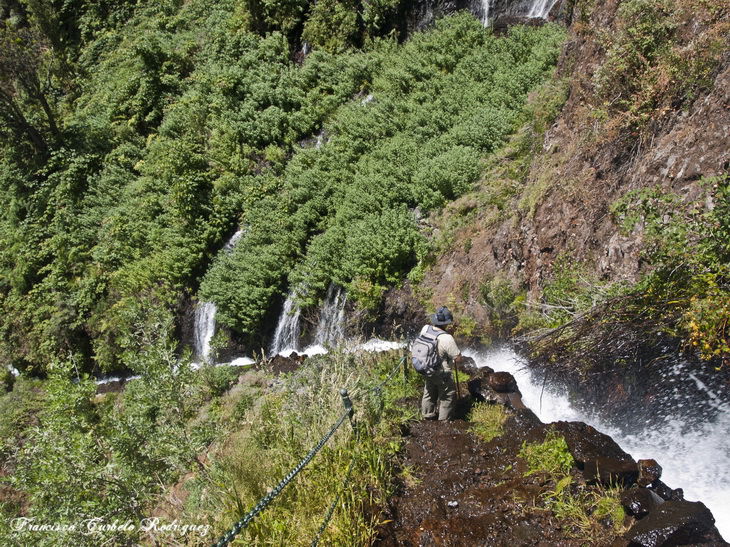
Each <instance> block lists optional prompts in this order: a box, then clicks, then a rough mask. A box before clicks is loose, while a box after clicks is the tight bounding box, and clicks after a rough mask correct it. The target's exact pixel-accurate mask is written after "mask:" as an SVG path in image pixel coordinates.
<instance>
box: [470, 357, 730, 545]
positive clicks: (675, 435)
mask: <svg viewBox="0 0 730 547" xmlns="http://www.w3.org/2000/svg"><path fill="white" fill-rule="evenodd" d="M464 354H465V355H469V356H471V357H474V359H475V361H476V362H477V364H478V365H480V366H484V365H488V366H490V367H492V368H493V369H494V370H495V371H506V372H509V373H511V374H512V375H513V376H514V377H515V379H516V380H517V385H518V386H519V388H520V391H521V392H522V398H523V401H524V402H525V404H526V405H527V406H528V407H529V408H530V409H531V410H533V412H535V414H537V416H538V417H539V418H540V419H541V420H542V421H543V422H546V423H549V422H553V421H558V420H567V421H580V422H585V423H587V424H589V425H592V426H593V427H595V428H596V429H598V430H599V431H601V432H603V433H606V434H607V435H610V436H611V437H612V438H613V439H614V440H615V441H616V442H617V443H618V444H619V445H620V446H621V448H623V449H624V450H625V451H626V452H628V453H629V454H631V456H632V457H633V458H634V459H637V460H638V459H643V458H653V459H655V460H657V461H658V462H659V464H660V465H661V466H662V468H663V474H662V480H663V481H664V482H665V483H666V484H668V485H669V486H671V487H672V488H682V489H684V495H685V498H686V499H688V500H692V501H696V500H699V501H702V502H703V503H704V504H705V505H707V507H708V508H709V509H710V511H712V514H713V516H714V517H715V520H716V523H715V524H716V526H717V529H718V530H719V531H720V533H721V534H722V535H723V537H725V538H729V537H730V404H728V403H727V402H724V401H721V400H720V399H719V396H718V394H717V393H715V392H713V391H712V390H711V389H709V388H708V387H707V385H705V383H704V382H703V381H702V380H701V379H700V378H699V377H698V376H697V375H695V374H693V373H692V372H689V371H687V370H685V369H684V367H683V365H682V364H681V363H680V364H677V365H675V366H674V367H671V368H670V369H669V370H668V371H667V377H666V382H667V385H668V386H669V389H668V394H667V395H666V397H665V398H664V399H658V400H655V401H654V402H653V404H655V405H659V406H661V407H662V410H663V413H664V414H663V418H662V420H660V422H659V423H658V424H657V423H654V424H652V425H648V424H643V423H638V424H634V425H635V430H634V431H631V432H627V431H625V430H623V429H619V428H617V427H615V426H612V425H610V424H609V421H610V422H613V421H615V420H608V419H606V417H605V416H604V417H602V416H599V415H597V414H596V413H592V412H586V411H581V410H578V409H576V408H575V406H574V405H573V404H572V403H571V402H570V401H569V399H568V397H567V395H566V394H567V393H568V391H567V389H566V388H565V386H561V385H560V384H559V383H555V382H551V383H550V384H549V385H545V387H544V390H543V382H544V378H543V377H542V375H540V376H539V377H538V376H534V375H533V373H532V372H531V371H530V370H529V369H528V368H527V365H526V363H525V361H524V360H523V359H521V358H520V357H519V356H518V355H517V354H516V353H514V352H513V351H512V350H510V349H501V350H496V351H491V352H488V353H477V352H474V351H465V352H464ZM680 377H681V378H683V379H684V381H686V380H687V379H689V380H690V381H693V382H697V388H698V389H697V390H695V391H694V392H693V394H692V396H691V397H689V398H683V397H682V391H684V390H680V389H678V385H679V384H681V382H680V381H679V378H680ZM703 394H704V398H702V397H703ZM690 404H691V405H694V406H696V407H698V408H700V409H701V411H700V412H699V414H700V415H701V416H704V417H705V419H704V420H701V419H696V418H695V419H693V418H692V417H691V416H689V415H688V414H686V413H685V411H686V410H688V406H687V405H690ZM705 409H712V410H713V412H707V411H706V410H705ZM628 418H630V417H628ZM625 421H626V422H627V423H628V422H630V421H631V420H630V419H627V420H625Z"/></svg>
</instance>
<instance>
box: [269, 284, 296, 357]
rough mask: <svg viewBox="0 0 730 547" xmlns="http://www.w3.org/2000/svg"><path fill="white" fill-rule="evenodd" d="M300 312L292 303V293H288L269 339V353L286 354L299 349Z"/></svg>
mask: <svg viewBox="0 0 730 547" xmlns="http://www.w3.org/2000/svg"><path fill="white" fill-rule="evenodd" d="M301 313H302V312H301V310H300V309H299V307H298V306H297V305H296V304H295V303H294V298H293V293H289V295H288V296H287V297H286V301H285V302H284V307H283V309H282V310H281V316H280V317H279V323H278V324H277V325H276V331H275V332H274V339H273V340H272V341H271V346H270V348H269V354H270V355H276V354H278V353H282V354H287V355H288V354H290V353H291V352H292V351H299V337H300V336H301V326H300V324H299V319H300V316H301Z"/></svg>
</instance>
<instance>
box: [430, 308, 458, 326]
mask: <svg viewBox="0 0 730 547" xmlns="http://www.w3.org/2000/svg"><path fill="white" fill-rule="evenodd" d="M453 322H454V316H453V315H451V312H450V311H449V308H447V307H446V306H441V307H440V308H439V309H437V310H436V313H434V314H432V315H431V324H432V325H435V326H437V327H441V326H443V325H448V324H450V323H453Z"/></svg>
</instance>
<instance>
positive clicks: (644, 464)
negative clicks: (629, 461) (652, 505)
mask: <svg viewBox="0 0 730 547" xmlns="http://www.w3.org/2000/svg"><path fill="white" fill-rule="evenodd" d="M637 463H638V466H639V478H638V479H637V481H636V483H637V484H638V485H639V486H649V485H650V484H651V483H653V482H654V481H656V480H659V478H660V477H661V476H662V466H661V465H659V464H658V463H657V461H656V460H639V461H638V462H637Z"/></svg>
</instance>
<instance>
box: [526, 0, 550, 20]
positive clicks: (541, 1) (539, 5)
mask: <svg viewBox="0 0 730 547" xmlns="http://www.w3.org/2000/svg"><path fill="white" fill-rule="evenodd" d="M556 3H557V0H535V1H534V2H533V3H532V6H530V11H529V12H527V16H528V17H539V18H541V19H545V18H546V17H547V16H548V14H549V13H550V10H551V9H553V6H554V5H555V4H556Z"/></svg>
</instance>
